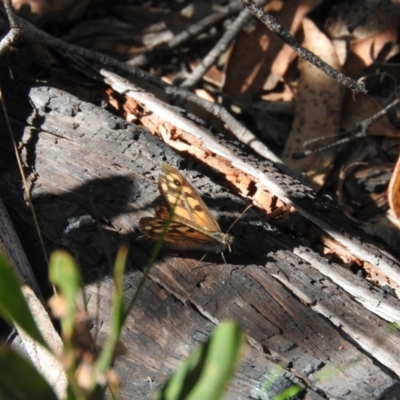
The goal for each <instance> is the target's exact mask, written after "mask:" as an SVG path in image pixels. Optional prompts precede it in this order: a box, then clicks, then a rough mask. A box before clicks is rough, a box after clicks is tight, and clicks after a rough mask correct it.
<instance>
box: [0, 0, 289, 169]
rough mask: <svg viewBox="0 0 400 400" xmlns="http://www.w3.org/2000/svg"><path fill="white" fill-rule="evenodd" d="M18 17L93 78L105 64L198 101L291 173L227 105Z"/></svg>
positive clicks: (30, 35)
mask: <svg viewBox="0 0 400 400" xmlns="http://www.w3.org/2000/svg"><path fill="white" fill-rule="evenodd" d="M8 2H10V0H5V4H7V3H8ZM6 11H7V13H8V12H9V11H8V9H7V8H6ZM12 12H13V11H12V10H11V13H12ZM15 19H16V22H17V25H18V27H19V30H18V34H19V35H21V36H22V37H23V38H24V39H25V40H26V41H29V42H33V43H42V44H45V45H47V46H49V47H51V48H53V49H55V50H57V51H58V52H62V54H63V56H64V57H67V58H71V59H73V60H74V61H75V62H76V61H77V58H78V60H79V61H80V63H81V64H83V66H84V67H85V68H86V70H85V71H83V72H85V73H86V74H88V71H90V70H91V69H92V70H94V71H96V74H97V75H96V76H94V77H92V78H94V79H99V75H100V76H101V74H99V70H100V69H101V68H104V67H110V68H111V69H112V70H114V71H119V72H123V73H124V74H127V75H134V76H135V77H137V78H139V79H141V80H143V81H147V82H150V83H151V84H152V85H154V86H155V87H157V88H159V89H161V90H163V91H164V92H165V93H166V94H167V95H168V96H170V97H171V98H172V99H173V100H187V101H189V102H190V103H193V104H196V105H198V106H199V107H202V108H203V109H205V110H207V111H208V112H210V113H211V114H213V115H214V116H216V117H218V118H220V119H221V120H222V121H223V122H224V123H225V124H226V125H227V127H228V128H229V129H230V130H231V132H232V133H233V134H234V135H235V136H236V138H237V139H238V140H240V141H241V142H242V143H244V144H247V145H248V146H249V147H250V148H252V149H253V150H254V151H255V152H256V153H258V154H259V155H260V156H262V157H264V158H266V159H269V160H271V161H273V162H275V163H276V164H278V166H279V167H280V168H281V170H282V171H283V172H285V173H289V172H290V171H289V170H288V168H287V167H285V165H284V163H283V162H282V161H281V160H280V159H279V158H278V157H277V156H276V155H275V154H274V153H273V152H272V151H270V150H269V149H268V147H267V146H265V145H264V144H263V143H262V142H261V141H260V140H259V139H258V138H257V137H256V136H255V135H254V134H253V133H252V132H251V131H249V130H248V129H247V128H245V127H244V126H243V125H242V124H241V123H240V122H239V121H238V120H237V119H235V118H234V117H233V116H232V115H231V114H230V113H229V112H228V111H227V110H226V109H225V108H223V107H221V106H219V105H217V104H214V103H211V102H209V101H207V100H204V99H201V98H200V97H198V96H196V95H195V94H193V93H191V92H189V91H187V90H185V89H181V88H177V87H174V86H171V85H168V84H167V83H165V82H163V81H162V80H161V79H159V78H157V77H156V76H154V75H152V74H149V73H148V72H146V71H143V70H141V69H139V68H135V67H131V66H129V65H126V64H125V63H122V62H120V61H118V60H116V59H114V58H111V57H108V56H106V55H104V54H100V53H96V52H94V51H91V50H87V49H84V48H82V47H79V46H75V45H73V44H69V43H66V42H64V41H63V40H60V39H57V38H54V37H52V36H50V35H48V34H47V33H45V32H43V31H41V30H39V29H38V28H36V27H35V26H33V25H31V24H30V23H29V22H27V21H25V20H24V19H22V18H19V17H18V16H15ZM13 29H15V28H12V30H13ZM1 49H2V42H1V43H0V51H1ZM95 63H96V64H98V66H96V65H94V64H95Z"/></svg>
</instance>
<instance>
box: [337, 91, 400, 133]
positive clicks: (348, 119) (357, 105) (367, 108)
mask: <svg viewBox="0 0 400 400" xmlns="http://www.w3.org/2000/svg"><path fill="white" fill-rule="evenodd" d="M381 110H382V107H381V106H380V104H379V103H378V102H377V101H376V100H375V99H374V98H373V97H371V96H368V95H367V94H362V93H359V94H354V93H352V92H350V91H348V92H346V95H345V98H344V101H343V114H342V123H341V127H342V129H344V130H346V131H350V130H352V129H354V126H355V124H357V123H358V122H361V121H363V120H365V119H367V118H370V117H372V116H373V115H374V114H376V113H378V112H379V111H381ZM368 134H370V135H375V136H385V137H391V138H393V137H394V138H396V137H399V135H400V131H399V130H398V129H396V128H395V127H394V126H393V125H392V124H391V123H390V121H389V119H388V117H387V116H386V115H385V116H383V117H382V118H380V119H379V120H378V121H376V122H374V123H373V124H372V125H371V126H370V127H369V128H368Z"/></svg>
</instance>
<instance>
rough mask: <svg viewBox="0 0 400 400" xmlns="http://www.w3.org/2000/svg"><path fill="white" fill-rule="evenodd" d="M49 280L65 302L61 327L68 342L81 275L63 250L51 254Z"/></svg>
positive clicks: (72, 260)
mask: <svg viewBox="0 0 400 400" xmlns="http://www.w3.org/2000/svg"><path fill="white" fill-rule="evenodd" d="M49 278H50V281H51V282H52V283H53V284H54V285H55V286H56V287H57V288H58V290H59V292H60V295H61V296H63V298H64V300H65V301H66V313H65V315H64V316H63V317H62V318H61V325H62V330H63V337H64V339H67V340H68V339H69V338H71V336H72V332H73V329H74V323H75V314H76V303H75V299H76V296H77V293H78V291H79V290H80V289H81V287H82V279H81V275H80V272H79V269H78V267H77V265H76V263H75V260H74V258H73V257H72V256H71V255H70V254H69V253H67V252H66V251H63V250H58V251H55V252H53V254H52V255H51V257H50V263H49Z"/></svg>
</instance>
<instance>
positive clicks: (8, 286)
mask: <svg viewBox="0 0 400 400" xmlns="http://www.w3.org/2000/svg"><path fill="white" fill-rule="evenodd" d="M0 315H1V316H2V317H3V318H4V320H5V321H7V323H9V324H10V325H13V324H14V323H15V324H17V325H18V326H19V327H21V328H22V329H23V330H24V331H25V332H26V333H27V334H28V335H29V336H30V337H31V338H32V339H33V340H35V341H36V342H38V343H40V344H41V345H42V346H44V347H46V348H48V346H47V344H46V342H45V340H44V339H43V337H42V335H41V333H40V331H39V329H38V327H37V325H36V323H35V320H34V319H33V316H32V314H31V311H30V309H29V306H28V303H27V302H26V299H25V297H24V295H23V293H22V290H21V282H20V281H19V280H18V277H17V276H16V274H15V273H14V271H13V269H12V268H11V266H10V265H9V264H8V262H7V261H6V259H5V258H4V257H3V255H1V254H0Z"/></svg>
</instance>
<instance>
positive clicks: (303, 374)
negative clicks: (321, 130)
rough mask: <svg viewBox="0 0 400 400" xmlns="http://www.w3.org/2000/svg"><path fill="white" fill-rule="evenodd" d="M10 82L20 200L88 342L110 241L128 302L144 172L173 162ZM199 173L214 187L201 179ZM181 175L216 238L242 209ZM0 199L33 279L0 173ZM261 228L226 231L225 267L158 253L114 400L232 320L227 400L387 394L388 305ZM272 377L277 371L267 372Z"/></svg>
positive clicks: (151, 142) (395, 347) (336, 216)
mask: <svg viewBox="0 0 400 400" xmlns="http://www.w3.org/2000/svg"><path fill="white" fill-rule="evenodd" d="M14 74H15V75H17V80H18V79H19V78H20V80H19V81H18V82H19V85H18V87H15V86H14V84H13V82H14V81H10V80H9V75H8V73H7V70H6V69H5V68H4V66H3V67H2V68H1V69H0V76H1V77H2V79H3V81H4V83H3V85H4V87H5V97H6V100H7V104H8V107H9V109H10V114H11V115H12V120H13V127H14V129H15V135H16V137H17V139H18V140H20V141H22V142H23V143H24V144H25V147H24V149H23V150H22V155H23V159H24V162H25V164H26V166H27V168H29V169H30V170H31V171H35V175H34V176H33V175H32V176H31V184H32V197H33V199H34V203H35V207H36V211H37V213H38V216H39V224H40V227H41V229H42V231H43V234H44V237H45V241H46V245H47V249H48V251H51V250H52V249H55V248H58V247H60V246H62V247H66V248H67V249H69V250H70V251H71V252H72V253H73V254H74V256H75V257H76V258H77V260H78V261H79V264H80V266H81V268H82V272H83V273H84V275H85V279H86V282H87V283H88V288H89V290H90V293H91V297H90V301H89V309H90V310H91V313H92V315H98V316H99V319H100V321H99V322H101V324H99V336H100V339H101V337H103V335H104V334H105V332H106V331H107V326H108V322H109V310H110V301H111V300H110V299H111V290H112V287H111V279H110V277H109V275H108V272H107V271H109V268H110V263H109V259H112V258H113V255H114V254H115V251H116V249H117V247H118V245H119V243H120V242H121V241H125V242H129V244H130V248H131V256H130V260H129V261H130V268H129V269H128V271H127V275H126V295H127V296H128V297H129V296H130V295H132V294H133V292H134V290H135V288H136V287H137V283H138V280H139V279H140V277H141V272H140V269H141V268H142V267H143V266H144V265H146V263H147V261H148V258H149V255H150V253H151V251H152V247H153V245H152V244H151V243H148V242H145V241H143V240H140V239H139V238H138V237H139V236H140V235H139V233H138V232H137V229H136V228H137V224H138V220H139V219H140V218H141V217H142V216H145V215H149V212H152V210H150V204H151V202H152V200H154V198H155V197H156V196H157V194H158V189H157V184H156V176H157V174H158V172H157V170H156V165H159V164H160V163H161V162H165V161H166V162H169V163H171V164H174V165H178V164H181V165H183V163H182V162H181V159H180V157H179V156H177V155H176V154H174V153H173V152H172V151H171V150H170V149H169V148H168V147H167V146H165V145H163V144H162V143H161V142H159V141H158V140H157V139H155V138H153V137H152V136H150V135H149V134H148V133H147V132H146V131H145V130H143V129H141V128H138V127H136V126H135V125H133V124H129V123H127V122H125V121H122V120H121V119H119V118H117V117H115V116H113V115H111V114H110V113H108V112H107V111H105V110H103V109H100V108H98V107H95V106H93V105H90V104H87V103H85V102H83V101H81V100H79V99H77V98H75V97H73V96H71V95H69V94H67V93H65V92H60V91H58V90H56V89H54V88H51V87H46V86H36V87H32V83H31V82H29V81H28V82H26V80H25V79H24V78H23V75H21V77H20V76H19V74H18V71H14ZM25 74H26V72H25ZM28 100H29V101H28ZM1 124H2V125H1V128H2V131H3V132H4V126H3V125H4V124H3V121H1ZM4 140H5V137H4V135H3V136H2V141H4ZM0 151H4V149H3V148H2V149H0ZM0 159H1V158H0ZM242 162H244V161H242ZM246 162H247V163H248V164H249V165H250V166H251V168H253V169H255V168H256V167H257V166H258V167H259V168H260V170H263V171H264V173H267V174H268V173H270V174H271V179H275V181H276V182H281V183H282V185H284V186H288V187H289V186H290V187H291V189H292V190H297V192H296V193H294V195H295V197H296V202H297V203H298V204H300V205H303V208H304V210H305V211H304V212H303V215H306V214H307V213H309V214H311V215H318V218H319V219H321V218H322V217H323V216H325V217H326V218H325V220H326V224H328V225H329V224H332V226H334V227H336V229H338V230H339V227H340V228H341V229H343V230H345V231H346V233H345V234H343V233H342V236H343V235H346V234H349V235H354V236H355V239H354V240H355V241H356V245H357V246H358V249H361V250H363V249H364V250H365V251H366V252H370V253H371V254H375V255H376V256H377V257H378V256H379V257H381V260H382V262H383V263H385V264H386V265H390V266H391V268H393V269H395V268H398V265H399V264H398V261H397V260H396V259H395V258H394V257H392V256H390V255H385V254H383V253H382V254H381V255H379V253H378V250H377V248H376V247H375V246H374V245H372V244H368V243H367V244H363V243H362V242H361V239H360V238H363V240H364V241H367V240H368V237H366V236H363V235H362V234H361V233H359V232H358V230H357V229H356V227H353V226H352V224H351V223H350V222H348V221H346V220H345V219H344V217H343V216H341V215H340V213H339V212H338V211H337V210H334V209H333V208H332V206H331V205H330V204H329V203H327V202H325V203H322V202H321V201H320V200H318V199H317V198H315V196H314V195H312V194H311V193H310V192H307V191H306V190H303V189H302V187H301V185H300V184H297V183H295V182H294V181H292V180H291V179H290V178H285V177H283V176H282V175H279V173H278V172H276V171H275V170H274V169H273V168H272V167H271V166H270V165H269V164H268V163H265V162H259V161H258V160H256V159H254V158H251V157H248V158H247V159H246ZM203 172H205V173H208V174H209V175H211V176H213V180H216V176H215V174H214V175H212V173H211V171H210V170H206V169H203ZM185 175H186V176H187V177H188V179H190V180H191V182H192V183H193V185H194V186H195V187H197V188H199V191H200V192H204V189H203V188H204V187H206V188H207V190H209V191H210V192H211V193H212V199H210V201H207V204H208V205H209V206H210V208H211V209H212V210H214V211H216V210H218V208H223V209H224V213H225V216H226V218H225V219H224V220H222V221H221V219H220V221H221V225H222V227H223V229H224V228H225V229H226V228H227V226H229V223H230V222H231V221H232V220H233V219H234V217H235V216H236V215H238V213H240V211H242V210H243V209H244V207H245V203H244V201H243V200H241V199H239V198H237V197H235V196H233V195H231V194H228V192H227V191H226V190H222V189H221V188H220V187H219V186H217V185H216V184H215V183H212V182H211V181H210V179H208V178H206V177H204V176H201V175H200V174H199V173H198V172H189V171H187V172H185ZM0 190H1V192H2V195H3V197H4V201H5V203H6V205H7V207H8V209H9V211H10V214H11V216H12V217H14V223H15V224H16V226H17V228H19V229H20V230H21V231H22V234H21V237H22V241H23V244H24V245H25V246H26V249H27V252H28V257H30V258H31V262H32V263H33V264H34V265H36V267H38V264H40V263H41V262H40V258H39V257H37V254H38V250H37V248H35V247H36V246H35V242H36V241H35V239H34V238H35V231H34V227H33V224H32V221H31V218H30V213H29V210H28V209H27V207H26V204H25V201H24V198H23V195H22V191H21V184H20V179H19V177H18V172H17V171H16V169H15V168H14V167H12V168H7V169H6V170H3V172H2V175H1V180H0ZM301 190H303V192H301ZM219 214H221V213H219ZM71 218H75V219H74V220H71ZM263 218H264V216H263V215H260V214H259V213H258V212H257V211H254V210H253V211H250V212H249V213H248V214H245V215H244V216H243V217H242V219H241V220H240V221H239V222H238V223H237V224H236V225H235V226H234V227H233V229H232V231H231V232H232V234H233V235H235V237H236V239H237V240H236V242H237V246H236V249H235V250H236V251H235V252H234V253H231V254H226V257H227V265H224V264H223V263H222V260H221V258H220V256H219V255H208V256H207V258H206V259H205V260H204V261H203V262H201V263H200V264H199V259H200V258H201V256H202V254H198V253H188V254H179V255H178V254H174V253H171V252H168V251H165V252H163V253H162V254H161V257H160V259H159V261H158V262H157V263H156V265H155V266H154V267H153V269H152V270H151V274H150V277H151V280H149V281H148V282H147V284H146V287H145V289H144V291H143V292H142V294H141V296H140V298H139V302H138V304H137V306H136V307H135V309H134V310H133V312H132V315H130V317H129V319H128V321H127V324H126V327H125V329H124V332H123V335H122V341H123V343H124V344H125V346H126V348H127V353H126V354H125V355H124V356H122V357H121V358H120V359H119V360H118V361H117V364H116V368H117V371H119V373H120V375H121V379H122V382H123V395H124V397H125V398H130V399H143V398H148V397H149V396H150V394H151V393H152V392H153V391H154V388H156V387H159V386H160V385H161V384H162V382H164V381H165V379H166V378H167V376H168V375H169V374H170V373H171V371H172V369H173V368H174V367H175V366H176V365H177V364H178V361H179V359H181V358H182V357H183V356H185V355H187V354H188V353H189V351H190V350H192V349H193V347H194V346H195V345H196V344H197V343H198V342H201V341H203V340H204V339H205V338H206V337H207V336H208V334H209V332H210V330H211V328H212V326H213V325H214V324H215V323H218V322H219V321H221V320H222V319H225V318H234V319H236V320H237V321H238V322H239V323H240V324H241V325H242V326H243V327H244V329H246V332H247V338H248V344H249V349H248V353H247V355H246V357H245V359H244V361H243V362H242V364H241V366H240V367H239V369H238V371H237V373H236V374H235V376H234V378H233V380H232V383H231V386H230V388H229V389H228V392H227V398H228V399H241V398H243V399H244V398H248V397H249V396H253V398H255V397H256V396H257V387H261V386H262V385H263V384H264V381H265V380H266V379H267V378H269V379H271V376H273V375H274V374H275V375H276V376H278V377H277V378H276V382H275V385H276V387H280V388H284V387H287V386H289V385H290V384H292V383H293V382H297V383H299V384H301V385H302V386H304V387H305V388H306V390H307V392H308V394H309V395H310V396H311V395H314V396H318V394H317V393H316V392H315V391H318V392H319V393H320V394H321V395H322V396H324V397H328V398H332V397H335V398H346V399H360V398H363V399H375V398H377V397H378V396H379V394H380V393H381V392H383V391H384V390H385V389H386V388H389V387H390V386H391V385H392V384H393V383H394V382H396V379H397V378H396V376H398V375H399V374H400V360H399V359H398V357H397V355H398V354H399V352H400V348H399V347H400V340H399V333H398V331H396V330H394V329H392V327H391V324H390V322H391V321H396V320H398V310H397V309H398V305H399V302H398V300H397V299H395V298H394V297H392V296H390V295H385V296H383V295H382V297H381V298H379V295H380V293H379V290H378V289H376V288H371V285H370V284H368V283H366V282H365V281H364V280H363V279H362V278H360V277H357V276H355V275H354V274H352V273H350V272H349V271H347V270H345V269H344V268H343V267H341V266H339V265H338V264H335V263H333V262H332V263H331V262H329V261H328V260H327V259H326V258H323V257H322V256H320V255H318V254H317V253H315V252H314V251H313V250H312V249H310V248H308V247H306V246H304V234H305V233H306V232H307V230H306V229H305V230H304V231H303V232H300V233H298V232H296V231H289V230H288V229H287V228H285V227H283V228H279V227H277V226H274V225H270V224H268V223H266V222H265V221H264V220H263ZM298 218H302V217H298ZM310 219H311V220H312V219H313V217H311V218H310ZM345 221H346V223H345ZM304 224H305V225H306V226H307V224H310V222H309V221H307V220H305V221H304ZM300 225H301V224H300ZM284 229H286V230H287V231H288V232H289V233H290V236H289V235H287V234H284V233H283V230H284ZM356 235H358V237H356ZM352 240H353V239H352ZM350 243H351V240H350ZM42 267H43V265H42ZM341 272H342V273H341ZM94 282H98V283H94ZM368 290H370V291H371V293H370V295H368ZM352 293H357V296H359V299H356V298H354V297H352ZM361 294H362V296H361ZM357 300H359V302H357ZM378 302H380V304H379V305H378ZM366 305H368V306H366ZM381 309H383V311H382V312H381V315H380V317H378V316H377V315H376V313H377V312H378V311H379V312H380V310H381ZM377 310H378V311H377ZM382 318H386V319H387V321H390V322H387V321H385V320H384V319H382ZM278 367H283V368H284V369H285V370H280V371H281V372H276V371H277V368H278ZM148 377H150V380H149V379H148ZM315 398H317V397H315Z"/></svg>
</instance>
